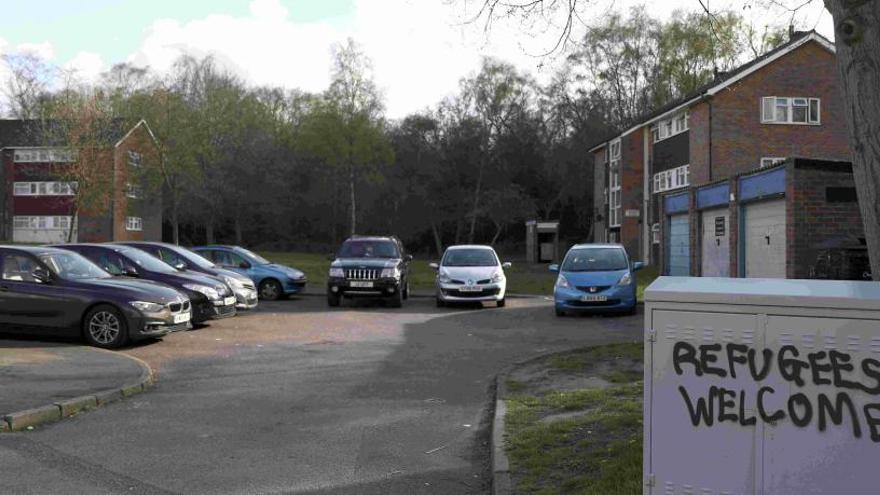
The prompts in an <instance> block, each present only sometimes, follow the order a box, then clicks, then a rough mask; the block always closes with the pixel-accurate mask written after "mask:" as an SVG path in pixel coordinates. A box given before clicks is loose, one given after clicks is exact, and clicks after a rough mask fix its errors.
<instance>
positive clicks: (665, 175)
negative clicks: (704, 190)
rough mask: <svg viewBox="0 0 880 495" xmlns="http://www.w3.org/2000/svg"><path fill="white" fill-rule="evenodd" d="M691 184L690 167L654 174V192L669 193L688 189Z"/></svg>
mask: <svg viewBox="0 0 880 495" xmlns="http://www.w3.org/2000/svg"><path fill="white" fill-rule="evenodd" d="M690 183H691V167H690V165H682V166H681V167H676V168H673V169H669V170H664V171H662V172H657V173H656V174H654V192H655V193H658V192H663V191H669V190H672V189H678V188H681V187H687V186H689V185H690Z"/></svg>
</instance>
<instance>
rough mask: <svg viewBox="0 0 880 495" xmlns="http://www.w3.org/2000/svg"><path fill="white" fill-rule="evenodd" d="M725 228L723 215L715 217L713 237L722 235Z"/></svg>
mask: <svg viewBox="0 0 880 495" xmlns="http://www.w3.org/2000/svg"><path fill="white" fill-rule="evenodd" d="M726 228H727V225H726V222H725V219H724V217H715V237H724V232H725V230H726Z"/></svg>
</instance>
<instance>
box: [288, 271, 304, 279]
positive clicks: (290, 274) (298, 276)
mask: <svg viewBox="0 0 880 495" xmlns="http://www.w3.org/2000/svg"><path fill="white" fill-rule="evenodd" d="M305 275H306V274H305V273H303V272H300V271H297V270H291V271H289V272H287V276H288V278H290V279H291V280H302V279H303V278H304V277H305Z"/></svg>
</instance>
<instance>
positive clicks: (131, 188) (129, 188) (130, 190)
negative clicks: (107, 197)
mask: <svg viewBox="0 0 880 495" xmlns="http://www.w3.org/2000/svg"><path fill="white" fill-rule="evenodd" d="M142 192H143V190H142V189H141V187H140V186H138V185H135V184H132V183H131V182H127V183H126V184H125V196H126V197H129V198H131V199H139V198H140V197H141V196H142Z"/></svg>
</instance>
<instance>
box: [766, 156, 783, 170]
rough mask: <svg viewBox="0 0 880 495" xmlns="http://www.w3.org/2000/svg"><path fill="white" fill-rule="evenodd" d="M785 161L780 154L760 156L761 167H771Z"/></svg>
mask: <svg viewBox="0 0 880 495" xmlns="http://www.w3.org/2000/svg"><path fill="white" fill-rule="evenodd" d="M784 161H785V157H781V156H765V157H762V158H761V168H764V167H772V166H773V165H776V164H777V163H781V162H784Z"/></svg>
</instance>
